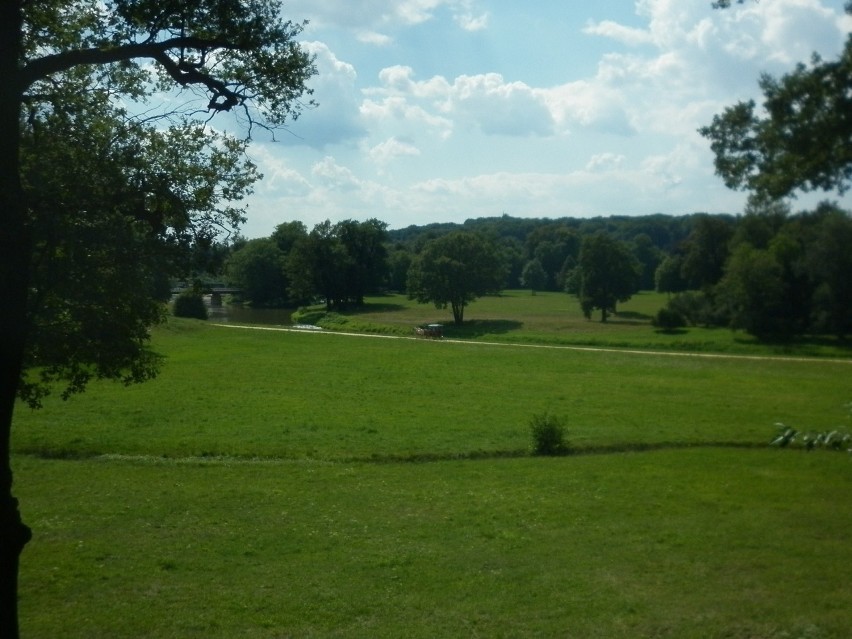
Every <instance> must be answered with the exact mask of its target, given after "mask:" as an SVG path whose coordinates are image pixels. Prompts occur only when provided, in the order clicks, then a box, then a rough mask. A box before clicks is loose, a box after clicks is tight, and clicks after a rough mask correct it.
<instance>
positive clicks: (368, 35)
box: [357, 31, 393, 47]
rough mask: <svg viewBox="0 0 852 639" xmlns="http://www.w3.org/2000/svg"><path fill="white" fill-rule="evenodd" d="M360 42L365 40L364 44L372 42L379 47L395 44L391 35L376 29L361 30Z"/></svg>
mask: <svg viewBox="0 0 852 639" xmlns="http://www.w3.org/2000/svg"><path fill="white" fill-rule="evenodd" d="M357 37H358V42H363V43H364V44H372V45H375V46H377V47H386V46H389V45H390V44H393V38H392V37H390V36H389V35H385V34H384V33H378V32H376V31H361V32H359V33H358V36H357Z"/></svg>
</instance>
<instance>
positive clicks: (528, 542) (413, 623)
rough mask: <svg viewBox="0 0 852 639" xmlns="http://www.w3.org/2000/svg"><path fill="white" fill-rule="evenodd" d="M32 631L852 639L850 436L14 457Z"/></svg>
mask: <svg viewBox="0 0 852 639" xmlns="http://www.w3.org/2000/svg"><path fill="white" fill-rule="evenodd" d="M16 466H17V478H18V482H19V488H18V493H19V495H20V496H21V498H22V504H23V510H24V515H25V517H26V519H27V520H28V521H29V522H30V524H31V525H33V526H34V528H35V530H36V537H35V539H34V541H33V542H32V543H31V544H30V546H29V547H28V548H27V550H26V551H25V554H24V557H23V569H22V580H21V589H22V596H21V614H22V620H23V627H24V631H25V635H24V636H28V637H58V636H62V637H69V638H76V637H79V638H81V639H82V638H85V639H94V638H99V637H104V638H107V637H109V638H112V637H157V638H169V637H174V638H188V637H189V638H191V637H204V638H205V639H214V638H219V637H221V638H231V637H261V638H273V637H412V638H416V637H424V638H426V637H429V638H431V637H474V636H479V637H569V638H571V637H576V638H592V637H600V638H608V639H613V638H615V639H617V638H621V637H623V638H630V639H633V638H636V637H671V638H677V639H690V638H699V637H701V638H720V639H721V638H723V637H725V638H731V637H733V638H742V639H746V638H751V637H765V638H775V639H781V638H782V637H784V638H791V637H801V638H805V637H809V638H810V637H819V638H824V639H833V638H836V639H840V638H842V637H847V636H848V634H847V633H848V630H849V627H850V626H849V622H850V618H852V617H850V610H852V587H850V584H849V579H848V573H849V566H850V565H852V563H850V562H852V550H850V546H849V537H848V531H849V529H850V526H852V509H849V507H848V503H847V496H848V494H849V491H850V489H852V473H850V467H849V460H848V458H847V457H846V456H845V455H839V454H832V453H828V452H824V451H819V452H816V453H811V454H808V453H804V452H802V451H778V450H771V449H758V450H754V449H751V450H732V449H714V448H706V449H693V450H678V451H671V450H670V451H655V452H646V453H641V454H637V453H628V454H612V455H600V456H595V455H587V456H575V457H560V458H529V457H527V458H523V459H502V460H480V461H443V462H434V463H427V464H411V463H390V464H365V463H360V462H359V463H353V464H346V463H334V464H332V463H323V462H316V461H314V462H310V461H303V462H235V461H231V462H224V461H222V460H219V461H210V462H200V461H195V462H186V461H169V460H162V459H159V460H158V459H151V458H148V459H135V460H132V459H121V458H103V459H98V460H85V461H58V460H41V459H37V458H33V457H21V458H18V459H17V460H16Z"/></svg>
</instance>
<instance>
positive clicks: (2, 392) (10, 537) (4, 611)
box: [0, 0, 31, 639]
mask: <svg viewBox="0 0 852 639" xmlns="http://www.w3.org/2000/svg"><path fill="white" fill-rule="evenodd" d="M21 26H22V16H21V0H2V1H0V131H2V134H3V138H4V140H3V144H2V145H0V287H2V291H3V302H4V304H3V312H2V313H0V637H3V638H4V639H15V638H16V637H18V566H19V561H20V556H21V551H22V550H23V549H24V546H25V545H26V543H27V542H28V541H29V540H30V537H31V532H30V529H29V528H28V527H27V526H25V525H24V523H23V522H22V521H21V515H20V512H19V511H18V500H17V499H15V498H14V496H13V495H12V465H11V439H10V436H11V430H12V413H13V411H14V407H15V397H16V395H17V391H18V384H19V382H20V375H21V369H22V366H23V358H24V344H25V341H26V332H27V292H28V289H29V268H30V248H31V239H30V235H29V228H28V227H29V225H28V224H27V219H26V209H25V207H24V202H23V194H22V192H21V179H20V160H19V151H20V114H21V110H20V109H21V93H22V90H23V87H22V86H20V80H19V78H20V68H19V63H20V59H21Z"/></svg>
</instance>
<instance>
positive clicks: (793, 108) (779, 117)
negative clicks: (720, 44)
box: [699, 2, 852, 201]
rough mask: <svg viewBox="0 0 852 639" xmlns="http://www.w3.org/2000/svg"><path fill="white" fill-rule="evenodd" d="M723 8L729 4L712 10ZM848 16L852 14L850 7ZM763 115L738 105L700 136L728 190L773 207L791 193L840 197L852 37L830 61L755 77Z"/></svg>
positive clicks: (850, 140) (851, 175) (846, 156)
mask: <svg viewBox="0 0 852 639" xmlns="http://www.w3.org/2000/svg"><path fill="white" fill-rule="evenodd" d="M716 4H717V5H720V6H721V7H722V8H724V7H725V6H729V5H730V2H724V3H716ZM846 10H847V12H850V11H852V7H850V5H849V4H847V6H846ZM759 86H760V89H761V91H762V92H763V104H762V109H760V110H758V108H757V105H756V103H755V102H754V101H753V100H748V101H745V102H738V103H737V104H735V105H733V106H730V107H728V108H726V109H725V110H724V111H723V112H722V113H721V114H720V115H716V116H715V117H714V118H713V121H712V123H711V124H710V125H708V126H705V127H702V128H701V129H699V131H700V133H701V134H702V135H703V136H704V137H706V138H707V139H709V140H710V147H711V149H712V150H713V153H714V154H715V156H716V157H715V166H716V173H717V174H718V175H719V176H720V177H721V178H722V179H723V180H724V182H725V184H726V185H727V186H728V187H729V188H732V189H745V190H747V191H750V192H751V193H752V194H753V196H754V197H756V198H758V199H763V200H770V201H771V200H777V199H781V198H784V197H787V196H790V195H793V194H795V192H796V191H799V190H802V191H815V190H822V191H838V192H841V193H843V192H845V191H846V190H848V188H849V186H850V180H852V121H850V119H849V117H848V113H849V112H850V109H852V95H850V90H852V36H849V37H847V40H846V44H845V46H844V48H843V51H842V53H841V54H840V56H839V57H838V58H837V59H836V60H823V59H821V58H820V57H819V56H817V55H816V54H815V55H814V56H813V58H812V59H811V61H810V64H805V63H800V64H798V65H797V66H796V68H795V69H794V70H793V71H792V72H790V73H788V74H786V75H784V76H782V77H781V78H773V77H772V76H770V75H768V74H764V75H762V76H761V77H760V80H759Z"/></svg>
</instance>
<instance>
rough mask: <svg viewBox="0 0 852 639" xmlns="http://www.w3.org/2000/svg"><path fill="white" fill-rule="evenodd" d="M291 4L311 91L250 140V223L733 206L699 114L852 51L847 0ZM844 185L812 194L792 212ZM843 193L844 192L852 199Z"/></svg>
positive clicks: (400, 222) (676, 211)
mask: <svg viewBox="0 0 852 639" xmlns="http://www.w3.org/2000/svg"><path fill="white" fill-rule="evenodd" d="M710 4H711V0H636V1H631V0H598V1H597V2H580V1H579V0H534V1H530V2H518V1H517V0H396V1H394V0H289V1H288V0H285V1H284V11H285V12H286V16H287V18H289V19H291V20H293V21H294V22H295V21H301V20H308V21H309V24H308V25H307V27H306V28H305V30H304V31H303V33H302V34H301V35H300V38H299V40H300V43H301V45H302V46H303V47H304V49H305V50H307V51H308V52H310V53H311V54H313V55H314V56H315V64H316V67H317V70H318V72H319V73H318V75H317V76H315V77H314V78H312V80H311V82H310V87H311V88H312V89H313V91H314V94H313V98H314V100H316V101H317V103H318V105H319V106H317V107H315V108H306V109H305V110H304V112H303V113H302V115H301V117H300V118H299V119H298V120H296V121H295V122H293V123H291V124H290V125H289V127H288V128H287V129H286V130H283V131H278V132H276V134H275V136H274V139H273V138H272V137H271V136H270V135H269V134H268V133H266V132H262V133H255V134H254V135H253V138H254V142H253V143H252V146H251V148H250V151H249V154H250V156H251V158H252V159H253V161H254V162H255V163H256V164H257V165H258V167H259V169H260V171H261V172H262V173H263V174H264V179H263V180H262V181H261V182H259V183H258V184H257V185H256V187H255V192H254V194H253V195H252V196H251V197H250V198H249V200H248V204H249V208H248V222H247V223H246V224H245V225H244V227H243V228H242V230H241V233H242V235H244V236H245V237H248V238H252V237H266V236H268V235H270V234H271V233H272V232H273V230H274V229H275V227H276V225H278V224H281V223H282V222H289V221H292V220H299V221H301V222H303V223H304V224H305V225H306V226H307V228H308V229H311V228H313V226H314V225H315V224H317V223H319V222H322V221H324V220H331V221H332V222H337V221H340V220H345V219H352V220H361V221H362V220H366V219H369V218H378V219H379V220H382V221H384V222H386V223H387V224H388V225H389V228H391V229H396V228H404V227H406V226H409V225H411V224H417V225H423V224H429V223H432V222H458V223H461V222H464V221H465V220H466V219H470V218H480V217H492V216H500V215H503V214H506V215H510V216H513V217H539V218H558V217H577V218H582V217H596V216H607V215H648V214H653V213H664V214H669V215H682V214H688V213H693V212H698V211H703V212H710V213H734V214H736V213H740V212H742V209H743V206H744V203H745V198H746V196H745V195H744V194H743V193H741V192H734V191H730V190H728V189H726V188H725V186H724V184H723V183H722V181H721V180H720V179H719V178H718V177H717V176H716V175H715V174H714V168H713V155H712V153H711V151H710V148H709V143H708V141H707V140H706V139H704V138H703V137H701V136H700V135H699V134H698V132H697V129H698V128H699V127H701V126H704V125H707V124H709V123H710V122H711V120H712V118H713V115H714V114H717V113H720V112H721V111H722V110H723V109H724V108H725V107H726V106H730V105H732V104H734V103H736V102H737V101H740V100H748V99H754V100H756V101H757V102H758V103H760V102H761V94H760V91H759V88H758V85H757V81H758V78H759V76H760V74H761V73H764V72H766V73H770V74H772V75H775V76H778V75H780V74H783V73H785V72H788V71H790V70H792V69H793V67H794V65H795V64H796V63H798V62H807V61H809V60H810V58H811V55H812V53H814V52H817V53H819V54H820V55H821V56H823V57H824V58H827V59H831V58H834V57H836V56H837V54H838V53H839V52H840V51H841V49H842V46H843V43H844V41H845V38H846V34H847V33H849V31H852V18H850V17H849V16H846V15H845V13H844V12H843V0H760V2H751V1H749V2H747V3H746V4H743V5H736V6H734V7H732V8H731V9H728V10H725V11H718V10H713V9H712V8H711V6H710ZM820 199H832V200H834V201H837V202H839V203H840V204H841V205H843V206H844V207H847V208H852V206H850V203H852V200H849V199H848V198H847V199H841V198H839V197H838V196H837V195H836V194H827V195H826V194H819V195H818V196H816V197H814V196H811V195H808V196H805V197H799V198H798V199H797V200H796V201H794V202H793V203H792V206H793V208H794V210H798V209H800V208H806V207H807V206H809V205H811V204H812V203H815V202H816V201H818V200H820ZM847 200H848V201H847Z"/></svg>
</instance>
